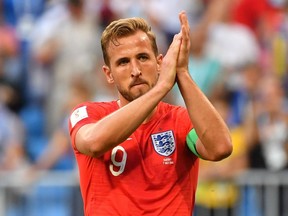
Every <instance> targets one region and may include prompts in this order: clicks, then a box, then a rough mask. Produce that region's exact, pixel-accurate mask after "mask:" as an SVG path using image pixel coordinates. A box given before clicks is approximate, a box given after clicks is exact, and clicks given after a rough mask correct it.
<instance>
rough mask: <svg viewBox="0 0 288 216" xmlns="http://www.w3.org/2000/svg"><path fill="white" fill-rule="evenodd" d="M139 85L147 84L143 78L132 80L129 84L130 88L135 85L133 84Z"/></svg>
mask: <svg viewBox="0 0 288 216" xmlns="http://www.w3.org/2000/svg"><path fill="white" fill-rule="evenodd" d="M141 85H147V82H145V81H143V80H138V81H134V82H132V83H131V84H130V88H132V87H135V86H141Z"/></svg>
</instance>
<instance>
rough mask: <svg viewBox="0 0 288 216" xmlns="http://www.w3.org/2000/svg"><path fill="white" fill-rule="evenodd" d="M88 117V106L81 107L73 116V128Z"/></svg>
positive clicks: (71, 119)
mask: <svg viewBox="0 0 288 216" xmlns="http://www.w3.org/2000/svg"><path fill="white" fill-rule="evenodd" d="M87 117H88V113H87V109H86V106H83V107H79V108H78V109H76V110H74V112H73V113H72V114H71V117H70V121H71V126H72V127H74V126H75V125H76V124H77V123H78V122H79V121H81V120H82V119H84V118H87Z"/></svg>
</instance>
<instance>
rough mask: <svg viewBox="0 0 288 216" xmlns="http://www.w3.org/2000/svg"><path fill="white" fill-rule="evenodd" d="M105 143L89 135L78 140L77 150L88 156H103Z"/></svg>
mask: <svg viewBox="0 0 288 216" xmlns="http://www.w3.org/2000/svg"><path fill="white" fill-rule="evenodd" d="M102 146H103V144H101V142H99V141H97V139H95V138H94V139H90V138H89V136H85V137H81V139H78V142H76V147H77V150H78V151H79V152H80V153H82V154H84V155H87V156H90V157H96V158H97V157H101V156H102V155H103V154H104V153H105V150H104V149H103V147H102Z"/></svg>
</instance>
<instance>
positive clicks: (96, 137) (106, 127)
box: [76, 84, 169, 157]
mask: <svg viewBox="0 0 288 216" xmlns="http://www.w3.org/2000/svg"><path fill="white" fill-rule="evenodd" d="M168 91H169V90H168V89H167V88H166V90H165V87H163V86H162V87H161V85H159V84H157V85H156V86H155V87H154V88H152V89H151V90H150V91H149V92H147V93H146V94H144V95H142V96H141V97H139V98H137V99H136V100H134V101H132V102H130V103H128V104H127V105H125V106H124V107H121V108H120V109H119V110H117V111H115V112H114V113H112V114H110V115H108V116H106V117H104V118H103V119H101V120H99V121H98V122H96V123H95V124H89V125H86V126H83V127H82V128H80V129H79V131H78V133H77V136H76V147H77V149H78V150H79V151H80V152H82V153H84V154H87V155H90V156H94V157H98V156H101V155H102V154H103V153H105V152H106V151H108V150H110V149H112V148H113V147H115V146H117V145H118V144H120V143H121V142H123V141H125V140H126V139H127V138H128V137H129V136H130V135H131V134H132V133H133V132H134V131H135V130H136V129H137V128H138V127H139V126H140V125H141V123H143V121H144V120H145V119H147V118H149V116H150V115H151V113H152V112H153V110H154V109H155V108H156V106H157V104H158V103H159V101H161V99H162V98H163V97H164V96H165V95H166V94H167V92H168Z"/></svg>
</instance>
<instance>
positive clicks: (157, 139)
mask: <svg viewBox="0 0 288 216" xmlns="http://www.w3.org/2000/svg"><path fill="white" fill-rule="evenodd" d="M151 138H152V142H153V146H154V149H155V151H156V152H157V153H158V154H160V155H163V156H169V155H171V154H172V153H173V152H174V150H175V147H176V144H175V139H174V134H173V131H172V130H169V131H165V132H161V133H156V134H152V135H151Z"/></svg>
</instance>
